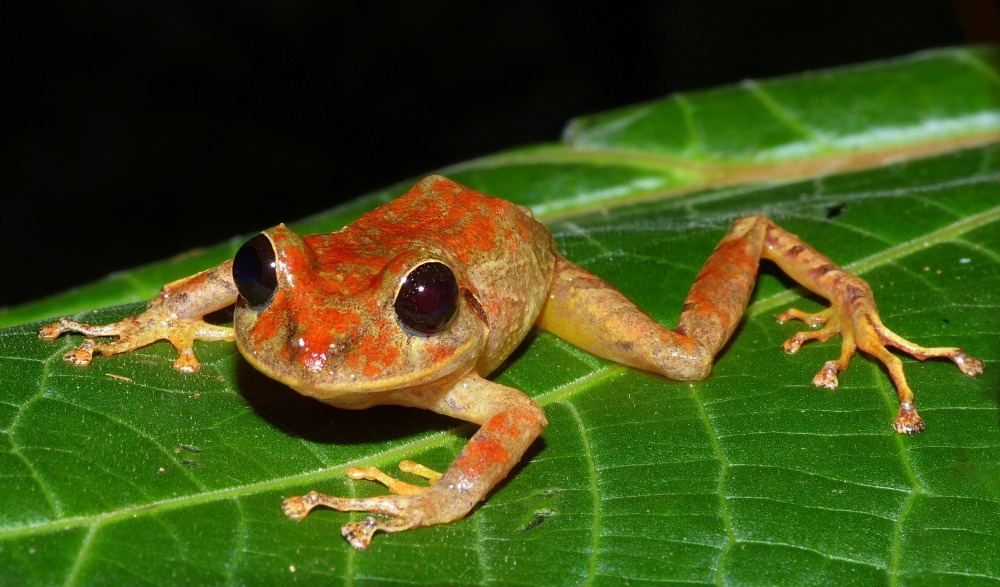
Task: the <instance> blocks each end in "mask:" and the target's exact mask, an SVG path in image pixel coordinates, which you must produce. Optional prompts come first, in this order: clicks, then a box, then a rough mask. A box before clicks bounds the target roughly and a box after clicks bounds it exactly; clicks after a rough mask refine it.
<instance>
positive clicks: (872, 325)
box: [778, 288, 983, 434]
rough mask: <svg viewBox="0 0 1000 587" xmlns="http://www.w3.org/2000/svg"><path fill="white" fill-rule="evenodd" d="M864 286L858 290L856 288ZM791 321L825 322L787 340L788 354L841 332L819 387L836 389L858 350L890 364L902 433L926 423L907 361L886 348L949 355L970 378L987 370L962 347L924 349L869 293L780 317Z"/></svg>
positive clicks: (819, 378) (896, 426)
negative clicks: (888, 322)
mask: <svg viewBox="0 0 1000 587" xmlns="http://www.w3.org/2000/svg"><path fill="white" fill-rule="evenodd" d="M859 289H860V288H858V289H855V290H853V291H855V292H857V291H858V290H859ZM866 289H867V288H866ZM788 320H801V321H802V322H805V323H806V324H811V325H814V326H820V328H818V329H817V330H812V331H807V332H800V333H798V334H796V335H795V336H793V337H792V338H790V339H788V340H787V341H785V343H784V344H783V345H782V348H783V349H784V351H785V352H786V353H795V352H796V351H798V350H799V348H800V347H801V346H802V345H803V344H804V343H806V342H809V341H811V340H819V341H825V340H828V339H830V338H831V337H833V336H835V335H837V334H840V335H841V336H842V340H843V342H842V344H841V351H840V357H839V358H838V359H837V360H835V361H827V363H826V364H825V365H824V366H823V368H822V369H821V370H820V372H819V373H818V374H817V375H816V377H814V378H813V384H814V385H816V386H817V387H825V388H827V389H836V387H837V385H838V383H839V382H838V379H837V374H838V373H840V372H841V371H844V370H846V369H847V368H848V366H850V362H851V358H852V357H853V356H854V353H855V351H856V350H858V349H860V350H861V351H863V352H865V353H867V354H869V355H871V356H873V357H875V358H876V359H878V360H879V361H880V362H881V363H882V364H883V365H885V367H886V369H888V371H889V376H890V377H892V381H893V383H894V384H895V386H896V390H897V391H898V394H899V413H898V415H897V416H896V419H895V420H894V421H893V424H892V427H893V429H894V430H895V431H896V432H899V433H901V434H913V433H916V432H922V431H923V430H924V422H923V420H922V419H921V418H920V416H919V415H918V414H917V409H916V407H915V405H914V403H913V391H912V390H911V389H910V386H909V384H908V383H907V382H906V376H905V375H904V374H903V364H902V362H901V361H900V360H899V358H898V357H896V355H894V354H892V353H891V352H889V350H888V349H887V348H886V347H887V346H892V347H895V348H897V349H899V350H901V351H903V352H905V353H907V354H909V355H911V356H913V357H914V358H916V359H919V360H921V361H924V360H926V359H929V358H946V359H949V360H951V361H952V362H953V363H955V365H957V366H958V368H959V369H960V370H961V371H962V372H963V373H965V374H966V375H969V376H971V377H974V376H976V375H979V374H980V373H982V372H983V362H982V361H981V360H979V359H977V358H975V357H970V356H968V355H966V354H965V352H963V351H962V349H960V348H954V347H933V348H927V347H922V346H919V345H916V344H913V343H912V342H910V341H908V340H906V339H904V338H902V337H900V336H899V335H897V334H896V333H894V332H892V331H891V330H889V329H888V328H886V327H885V325H883V324H882V321H881V319H880V318H879V315H878V311H877V310H876V308H875V303H874V301H873V300H872V299H871V294H870V293H869V294H867V295H856V296H854V297H852V298H850V299H848V300H847V301H846V302H845V303H843V304H835V305H833V306H831V307H830V308H828V309H826V310H824V311H822V312H818V313H815V314H808V313H805V312H801V311H799V310H795V309H792V310H789V311H787V312H784V313H782V314H781V315H779V316H778V322H779V323H784V322H786V321H788Z"/></svg>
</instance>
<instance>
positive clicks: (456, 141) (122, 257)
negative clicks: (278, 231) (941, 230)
mask: <svg viewBox="0 0 1000 587" xmlns="http://www.w3.org/2000/svg"><path fill="white" fill-rule="evenodd" d="M27 4H29V6H22V7H21V8H18V10H19V11H20V13H18V14H6V15H5V16H4V18H3V21H4V22H3V24H0V34H3V35H4V39H6V40H5V41H4V43H5V44H6V45H7V46H6V47H0V49H2V50H3V56H2V57H0V64H2V67H3V70H2V74H3V78H2V79H3V81H2V86H0V87H2V88H3V90H2V91H3V96H4V102H5V103H6V106H4V107H3V108H2V110H0V112H2V114H0V194H2V196H3V209H2V212H0V217H2V225H0V226H2V229H3V232H2V236H0V238H2V241H0V245H2V247H0V259H2V261H3V274H2V275H3V278H2V279H0V306H4V305H13V304H16V303H19V302H23V301H28V300H31V299H34V298H37V297H40V296H43V295H47V294H51V293H55V292H58V291H60V290H63V289H66V288H68V287H70V286H73V285H78V284H81V283H84V282H87V281H90V280H93V279H97V278H99V277H102V276H103V275H106V274H107V273H109V272H111V271H114V270H119V269H127V268H128V267H131V266H134V265H137V264H141V263H147V262H151V261H155V260H158V259H162V258H165V257H167V256H170V255H173V254H176V253H178V252H181V251H183V250H186V249H190V248H193V247H196V246H201V245H207V244H212V243H215V242H219V241H221V240H224V239H227V238H229V237H231V236H233V235H235V234H241V233H250V232H252V231H255V230H259V229H261V228H265V227H267V226H271V225H273V224H276V223H277V222H280V221H290V220H294V219H297V218H300V217H302V216H306V215H308V214H311V213H314V212H318V211H320V210H323V209H326V208H329V207H331V206H332V205H334V204H335V203H337V202H339V201H342V200H344V199H348V198H352V197H355V196H357V195H360V194H362V193H364V192H366V191H369V190H373V189H376V188H379V187H384V186H386V185H388V184H390V183H393V182H396V181H399V180H403V179H406V178H410V177H414V176H417V175H420V174H424V173H426V172H428V171H431V170H433V169H435V168H437V167H440V166H444V165H448V164H451V163H456V162H459V161H462V160H466V159H470V158H473V157H476V156H480V155H485V154H489V153H492V152H495V151H498V150H501V149H505V148H508V147H515V146H519V145H524V144H529V143H533V142H542V141H553V140H558V138H559V136H560V133H561V130H562V127H563V126H564V124H565V123H566V122H567V121H568V120H569V119H571V118H573V117H574V116H578V115H581V114H586V113H591V112H596V111H601V110H607V109H610V108H614V107H618V106H623V105H626V104H630V103H634V102H639V101H645V100H652V99H656V98H659V97H662V96H665V95H667V94H670V93H671V92H675V91H682V90H683V91H687V90H695V89H699V88H706V87H711V86H715V85H722V84H729V83H732V82H736V81H738V80H740V79H744V78H748V77H757V78H761V77H773V76H776V75H786V74H796V73H800V72H802V71H805V70H809V69H818V68H824V67H830V66H836V65H844V64H850V63H856V62H861V61H868V60H872V59H878V58H886V57H893V56H898V55H904V54H907V53H911V52H914V51H918V50H921V49H927V48H932V47H939V46H945V45H958V44H963V43H968V42H982V41H989V40H992V41H994V42H995V41H997V39H998V37H1000V35H998V32H997V31H998V28H1000V22H998V19H997V13H998V10H997V2H996V1H995V0H954V1H953V2H947V1H927V0H880V1H876V2H844V1H841V2H830V3H825V4H824V5H821V6H813V4H814V3H806V2H793V1H788V2H763V1H762V2H724V1H722V0H695V1H683V2H682V1H676V2H666V1H661V2H620V3H616V5H615V6H611V3H594V2H585V1H578V2H567V1H553V2H542V1H539V2H527V1H524V2H496V3H488V4H487V3H479V2H460V1H448V2H412V1H411V2H407V1H397V2H380V3H370V4H369V3H362V2H338V1H335V0H300V1H284V2H273V3H263V2H247V1H239V2H234V1H218V2H205V1H203V0H190V1H182V0H168V1H164V2H133V1H122V0H119V1H111V0H103V1H95V2H84V1H74V2H57V3H54V4H53V3H50V4H44V3H39V4H32V3H27ZM5 10H6V9H5Z"/></svg>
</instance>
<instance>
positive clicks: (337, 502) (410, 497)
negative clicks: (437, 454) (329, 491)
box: [281, 460, 441, 550]
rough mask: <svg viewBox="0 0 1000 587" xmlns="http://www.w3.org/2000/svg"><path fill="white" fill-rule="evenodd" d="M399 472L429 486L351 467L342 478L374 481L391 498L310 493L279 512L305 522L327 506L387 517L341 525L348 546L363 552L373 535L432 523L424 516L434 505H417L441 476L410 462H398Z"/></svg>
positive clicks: (343, 510)
mask: <svg viewBox="0 0 1000 587" xmlns="http://www.w3.org/2000/svg"><path fill="white" fill-rule="evenodd" d="M399 469H400V470H401V471H403V472H405V473H412V474H414V475H417V476H419V477H423V478H424V479H427V480H428V481H429V482H430V483H431V485H430V486H420V485H413V484H411V483H406V482H404V481H400V480H399V479H395V478H393V477H390V476H389V475H386V474H385V473H383V472H382V471H380V470H379V469H377V468H375V467H365V468H360V467H350V468H348V469H347V470H346V471H345V472H344V474H345V475H347V476H348V477H350V478H351V479H366V480H368V481H376V482H378V483H381V484H382V485H385V486H386V487H388V488H389V491H391V492H392V493H393V494H394V495H383V496H378V497H365V498H346V497H334V496H332V495H326V494H323V493H318V492H316V491H310V492H309V493H307V494H306V495H300V496H296V497H290V498H288V499H286V500H285V501H284V502H282V504H281V509H282V511H284V512H285V515H286V516H288V517H289V518H291V519H293V520H301V519H303V518H305V517H306V516H308V515H309V512H310V511H312V509H313V508H315V507H317V506H326V507H328V508H332V509H335V510H337V511H341V512H368V513H370V514H379V515H382V516H388V518H376V517H375V516H368V517H366V518H365V519H364V520H362V521H360V522H352V523H349V524H344V526H343V527H342V528H341V534H342V535H343V536H344V538H345V539H347V541H348V542H350V543H351V546H353V547H354V548H357V549H359V550H363V549H365V548H368V545H369V544H371V541H372V537H373V536H374V535H375V533H376V532H379V531H381V532H390V533H391V532H402V531H403V530H409V529H410V528H415V527H418V526H426V525H429V524H430V523H433V522H426V521H425V520H426V519H428V518H429V517H430V516H428V515H427V514H429V513H432V512H433V508H432V507H431V506H430V505H429V504H431V503H433V502H431V501H427V502H424V501H419V500H418V496H421V495H424V494H426V493H427V491H428V490H429V489H430V488H431V487H432V486H433V484H434V483H435V482H436V481H437V480H438V479H440V478H441V474H440V473H438V472H437V471H434V470H433V469H429V468H427V467H425V466H423V465H420V464H418V463H415V462H413V461H409V460H407V461H402V462H400V463H399Z"/></svg>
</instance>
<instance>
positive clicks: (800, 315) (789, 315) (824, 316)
mask: <svg viewBox="0 0 1000 587" xmlns="http://www.w3.org/2000/svg"><path fill="white" fill-rule="evenodd" d="M832 314H833V308H827V309H825V310H822V311H820V312H803V311H802V310H799V309H798V308H791V309H789V310H787V311H785V312H782V313H780V314H778V316H777V317H776V318H775V320H777V322H778V324H784V323H785V322H788V321H790V320H798V321H800V322H805V323H806V324H808V325H810V326H819V325H821V324H826V323H827V322H829V321H830V318H831V317H832Z"/></svg>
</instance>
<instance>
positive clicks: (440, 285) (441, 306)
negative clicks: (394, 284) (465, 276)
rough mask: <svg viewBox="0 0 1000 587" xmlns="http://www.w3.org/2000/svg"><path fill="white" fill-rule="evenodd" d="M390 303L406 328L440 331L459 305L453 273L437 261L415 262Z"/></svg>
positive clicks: (420, 330) (416, 330)
mask: <svg viewBox="0 0 1000 587" xmlns="http://www.w3.org/2000/svg"><path fill="white" fill-rule="evenodd" d="M393 307H394V308H395V309H396V316H397V317H398V318H399V322H400V323H401V324H402V325H403V326H404V327H405V328H407V329H409V330H412V331H415V332H418V333H420V334H437V333H438V332H441V331H442V330H444V329H445V328H447V327H448V324H449V323H450V322H451V319H452V318H453V317H454V316H455V311H456V310H457V308H458V282H457V281H455V274H454V273H453V272H452V271H451V269H450V268H449V267H448V266H447V265H445V264H444V263H439V262H437V261H431V262H429V263H424V264H422V265H418V266H416V267H415V268H414V269H413V270H412V271H410V274H409V275H407V276H406V279H405V280H404V281H403V285H402V286H400V288H399V293H398V294H396V302H395V304H393Z"/></svg>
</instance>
